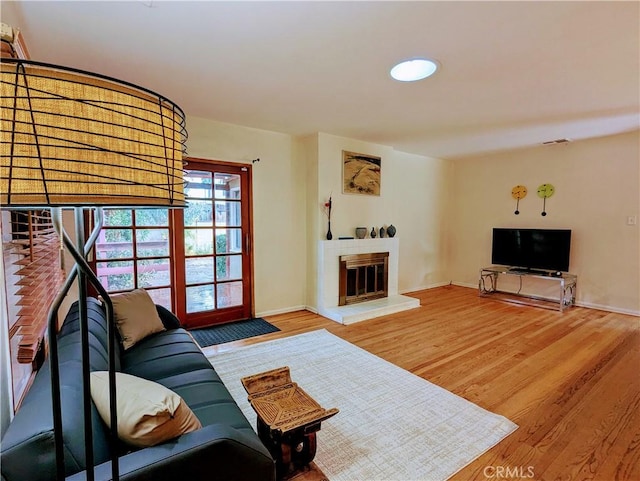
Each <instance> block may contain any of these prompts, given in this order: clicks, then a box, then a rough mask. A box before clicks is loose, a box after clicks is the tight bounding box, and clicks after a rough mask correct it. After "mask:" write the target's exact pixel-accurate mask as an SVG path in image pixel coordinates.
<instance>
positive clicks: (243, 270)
mask: <svg viewBox="0 0 640 481" xmlns="http://www.w3.org/2000/svg"><path fill="white" fill-rule="evenodd" d="M250 195H251V171H250V166H245V165H239V164H230V163H219V162H215V163H214V162H208V161H201V160H197V159H188V160H187V166H186V170H185V197H186V200H187V205H188V207H187V208H186V209H184V210H181V209H178V210H175V211H174V219H175V229H174V233H175V236H174V246H175V256H174V263H175V271H174V275H175V286H176V290H175V292H176V294H175V295H176V314H177V315H178V317H179V318H180V320H181V321H182V323H183V324H184V325H185V326H186V327H189V328H196V327H204V326H207V325H211V324H217V323H222V322H229V321H233V320H238V319H247V318H249V317H251V315H252V297H253V296H252V268H251V265H252V264H251V240H252V239H251V228H250V227H251V209H250V206H251V199H250Z"/></svg>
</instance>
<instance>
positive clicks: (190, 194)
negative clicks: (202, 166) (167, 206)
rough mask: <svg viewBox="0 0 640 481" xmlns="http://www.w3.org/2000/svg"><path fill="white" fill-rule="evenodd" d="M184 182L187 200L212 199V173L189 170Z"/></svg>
mask: <svg viewBox="0 0 640 481" xmlns="http://www.w3.org/2000/svg"><path fill="white" fill-rule="evenodd" d="M184 181H185V189H184V195H185V196H186V197H187V198H197V199H211V172H200V171H197V170H187V171H186V172H185V175H184Z"/></svg>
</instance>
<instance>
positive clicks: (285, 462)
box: [242, 366, 338, 479]
mask: <svg viewBox="0 0 640 481" xmlns="http://www.w3.org/2000/svg"><path fill="white" fill-rule="evenodd" d="M242 385H243V386H244V388H245V390H246V391H247V393H248V394H249V397H248V399H249V402H250V403H251V406H252V407H253V409H254V410H255V411H256V414H257V415H258V422H257V428H258V436H259V437H260V439H261V440H262V442H263V443H264V445H265V446H266V447H267V449H268V450H269V452H270V453H271V455H272V456H273V458H274V459H275V461H276V475H277V477H278V479H285V478H286V477H289V476H290V475H292V474H293V473H295V472H296V471H297V470H299V469H301V468H304V467H306V466H307V465H308V464H309V463H311V461H312V460H313V458H314V457H315V455H316V432H317V431H319V430H320V424H321V423H322V421H324V420H325V419H328V418H330V417H331V416H334V415H336V414H337V413H338V409H336V408H332V409H324V408H322V407H321V406H320V405H319V404H318V403H317V402H316V401H315V400H314V399H313V398H312V397H311V396H309V395H308V394H307V393H306V392H305V391H304V390H302V388H300V386H298V385H297V384H296V383H295V382H293V381H291V374H290V372H289V367H288V366H285V367H280V368H277V369H273V370H271V371H266V372H262V373H259V374H254V375H253V376H247V377H244V378H242Z"/></svg>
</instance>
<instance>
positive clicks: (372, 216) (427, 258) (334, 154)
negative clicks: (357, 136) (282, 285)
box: [307, 133, 453, 292]
mask: <svg viewBox="0 0 640 481" xmlns="http://www.w3.org/2000/svg"><path fill="white" fill-rule="evenodd" d="M343 150H348V151H352V152H358V153H363V154H368V155H373V156H378V157H381V159H382V161H381V182H380V196H371V195H360V194H343V193H342V151H343ZM452 172H453V171H452V169H451V166H450V164H449V163H447V162H446V161H443V160H439V159H433V158H429V157H424V156H419V155H412V154H407V153H403V152H398V151H396V150H394V149H393V148H392V147H389V146H385V145H379V144H372V143H368V142H362V141H358V140H354V139H348V138H344V137H337V136H333V135H329V134H324V133H320V134H318V198H317V200H316V208H317V209H318V211H320V212H321V208H322V204H323V203H324V202H325V201H326V200H327V199H328V198H329V195H332V199H333V210H332V215H331V230H332V233H333V238H334V239H337V238H338V237H339V236H355V229H356V227H359V226H364V227H367V232H370V231H371V228H372V227H374V226H375V227H376V230H377V231H378V230H379V229H380V227H382V226H384V227H385V228H386V227H388V226H389V225H391V224H393V225H394V227H396V229H397V234H396V236H397V237H399V239H400V267H399V279H398V290H399V292H408V291H411V290H417V289H422V288H426V287H433V286H436V285H441V284H444V283H448V281H449V279H450V278H449V277H448V273H447V266H446V259H447V256H446V254H445V253H446V237H447V232H448V213H449V202H448V199H449V189H448V186H449V185H450V184H451V175H452ZM326 220H327V219H326V218H325V217H324V216H319V217H318V222H316V223H315V225H311V226H310V228H311V229H313V231H312V232H311V235H312V236H313V238H315V239H316V240H320V239H324V236H325V234H326V229H327V222H326ZM316 249H317V247H316ZM312 274H313V273H309V275H308V276H307V282H312V279H311V275H312Z"/></svg>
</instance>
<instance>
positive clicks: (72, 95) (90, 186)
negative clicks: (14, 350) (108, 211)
mask: <svg viewBox="0 0 640 481" xmlns="http://www.w3.org/2000/svg"><path fill="white" fill-rule="evenodd" d="M0 68H1V78H2V84H1V90H0V106H1V107H2V116H1V123H2V129H1V141H2V142H1V144H0V154H1V162H0V206H1V207H2V208H4V209H14V210H31V209H42V208H50V209H51V214H52V220H53V225H54V228H55V229H56V231H57V232H58V234H59V237H60V241H61V245H64V246H65V247H66V248H67V250H68V252H69V253H70V254H71V256H72V257H73V259H74V266H73V267H72V268H71V269H70V270H69V274H68V277H67V279H66V281H65V283H64V285H63V287H62V289H61V291H60V292H59V294H58V296H57V297H56V299H55V301H54V302H53V304H52V306H51V310H50V313H49V319H48V320H49V325H48V342H49V353H50V359H49V362H50V365H51V396H52V407H53V427H54V439H55V449H56V473H57V479H58V480H62V479H64V478H65V462H64V448H63V445H64V439H63V433H62V410H61V393H60V385H59V379H60V377H59V376H60V374H59V367H58V353H57V342H56V340H57V338H56V334H57V328H58V310H59V307H60V304H61V303H62V300H63V299H64V298H65V296H66V295H67V293H68V292H69V290H70V288H71V286H72V284H73V281H74V280H75V279H76V278H77V280H78V300H79V313H80V336H81V346H82V349H81V350H82V366H83V369H82V371H83V372H82V374H83V375H82V382H83V399H84V414H83V416H84V426H85V432H84V436H85V459H86V469H87V478H86V479H87V480H89V481H92V480H93V479H94V459H93V436H92V431H91V391H90V381H89V374H90V373H89V343H88V329H87V307H86V300H87V285H88V284H91V285H92V286H93V287H94V288H95V289H96V290H97V291H98V292H99V293H100V295H101V296H102V298H103V302H104V304H105V309H106V313H107V318H108V336H109V381H110V382H109V389H110V391H109V392H110V402H111V426H110V434H111V443H112V445H111V453H112V459H111V466H112V477H113V479H114V480H117V479H118V478H119V470H118V458H117V449H116V443H117V413H116V406H115V394H116V391H115V355H114V347H115V343H116V337H115V324H114V322H113V311H112V308H111V300H110V299H109V296H108V294H107V292H106V291H105V290H104V288H103V287H102V285H101V284H100V282H99V280H98V278H97V277H96V276H95V274H94V273H93V272H92V271H91V269H90V267H89V265H88V264H87V262H86V256H87V254H88V253H89V252H90V251H91V248H92V246H93V243H94V242H95V240H96V238H97V236H98V232H99V230H100V227H101V222H102V208H103V207H121V208H125V207H126V208H144V207H152V208H167V207H168V208H173V207H184V193H183V164H182V154H183V151H184V144H185V141H186V130H185V117H184V113H183V112H182V110H181V109H180V108H179V107H178V106H177V105H175V104H174V103H173V102H171V101H170V100H168V99H166V98H164V97H162V96H159V95H158V94H156V93H154V92H152V91H150V90H147V89H144V88H141V87H138V86H136V85H133V84H130V83H127V82H123V81H120V80H116V79H113V78H110V77H106V76H102V75H98V74H93V73H90V72H85V71H82V70H77V69H71V68H67V67H59V66H55V65H50V64H45V63H41V62H33V61H27V60H21V59H3V60H2V63H1V65H0ZM67 208H69V209H73V210H74V213H75V224H76V225H75V230H76V239H77V240H76V242H75V243H74V242H73V240H72V239H71V238H70V237H69V235H68V234H67V233H66V232H65V229H64V227H63V224H62V210H63V209H67ZM87 208H90V209H95V211H96V212H95V218H96V219H97V222H96V224H95V227H94V229H93V231H92V232H91V234H90V235H89V236H88V241H86V242H85V232H84V210H85V209H87Z"/></svg>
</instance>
